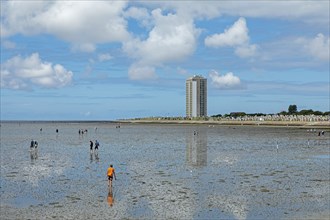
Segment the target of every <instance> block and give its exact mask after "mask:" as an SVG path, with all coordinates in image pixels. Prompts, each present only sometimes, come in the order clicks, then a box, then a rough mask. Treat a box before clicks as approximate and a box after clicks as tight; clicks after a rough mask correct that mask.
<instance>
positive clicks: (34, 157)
mask: <svg viewBox="0 0 330 220" xmlns="http://www.w3.org/2000/svg"><path fill="white" fill-rule="evenodd" d="M30 158H31V163H34V162H35V161H36V160H37V158H38V150H37V149H33V150H30Z"/></svg>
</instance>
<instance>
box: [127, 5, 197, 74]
mask: <svg viewBox="0 0 330 220" xmlns="http://www.w3.org/2000/svg"><path fill="white" fill-rule="evenodd" d="M152 16H153V18H154V21H155V26H154V27H153V28H152V30H151V31H150V32H149V35H148V38H147V39H146V40H140V39H133V40H131V41H128V42H126V43H125V44H124V46H123V49H124V51H125V52H126V53H127V54H128V55H129V56H130V57H132V58H133V59H134V60H135V63H138V65H136V64H135V63H133V65H132V66H131V68H130V69H131V71H130V73H134V77H131V78H134V79H138V78H139V77H138V73H139V72H140V71H139V70H138V71H134V70H133V69H134V68H135V67H137V66H138V67H139V69H141V68H142V69H143V65H145V66H146V67H147V69H149V68H150V67H153V68H152V69H154V68H155V67H157V66H161V65H163V64H165V63H170V62H177V61H180V60H183V59H184V58H186V57H188V56H189V55H191V54H192V53H193V52H194V51H195V47H196V41H197V37H198V35H199V31H198V30H197V29H196V28H195V26H194V23H193V20H191V19H185V18H184V17H180V16H179V15H178V14H171V13H169V14H166V15H163V14H162V11H161V9H155V10H153V11H152ZM148 75H149V76H152V77H153V74H142V75H141V78H143V79H145V77H146V76H148ZM130 76H131V75H130Z"/></svg>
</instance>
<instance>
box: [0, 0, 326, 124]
mask: <svg viewBox="0 0 330 220" xmlns="http://www.w3.org/2000/svg"><path fill="white" fill-rule="evenodd" d="M0 2H1V120H116V119H128V118H137V117H149V116H155V117H156V116H171V117H172V116H173V117H176V116H185V97H186V94H185V93H186V91H185V80H186V79H187V78H189V77H191V76H193V75H201V76H203V77H205V78H207V82H208V91H207V92H208V115H209V116H211V115H216V114H227V113H230V112H246V113H267V114H274V113H279V112H281V111H287V110H288V107H289V105H292V104H294V105H297V108H298V111H300V110H302V109H313V110H318V111H322V112H325V111H329V108H330V104H329V100H330V95H329V93H330V85H329V84H330V76H329V75H330V74H329V54H330V52H329V44H330V37H329V26H330V24H329V20H330V18H329V14H330V11H329V10H330V6H329V1H328V0H324V1H322V0H318V1H267V0H255V1H246V0H237V1H215V0H213V1H197V0H196V1H188V0H185V1H86V0H85V1H40V0H38V1H33V0H29V1H23V0H22V1H3V0H1V1H0Z"/></svg>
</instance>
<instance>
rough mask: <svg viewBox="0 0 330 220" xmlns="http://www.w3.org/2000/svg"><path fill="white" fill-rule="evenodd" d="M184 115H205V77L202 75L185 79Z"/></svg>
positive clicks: (190, 116)
mask: <svg viewBox="0 0 330 220" xmlns="http://www.w3.org/2000/svg"><path fill="white" fill-rule="evenodd" d="M186 116H187V117H189V118H192V117H204V116H207V79H206V78H203V77H202V76H197V75H195V76H193V77H190V78H188V79H187V80H186Z"/></svg>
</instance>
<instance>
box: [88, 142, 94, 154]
mask: <svg viewBox="0 0 330 220" xmlns="http://www.w3.org/2000/svg"><path fill="white" fill-rule="evenodd" d="M89 146H90V149H91V153H93V141H89Z"/></svg>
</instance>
